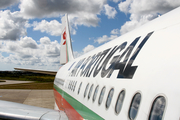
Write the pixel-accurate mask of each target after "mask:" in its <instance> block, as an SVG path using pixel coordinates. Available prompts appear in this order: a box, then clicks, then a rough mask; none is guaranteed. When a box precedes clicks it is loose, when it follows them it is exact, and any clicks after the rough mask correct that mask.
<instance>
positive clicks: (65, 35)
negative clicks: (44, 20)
mask: <svg viewBox="0 0 180 120" xmlns="http://www.w3.org/2000/svg"><path fill="white" fill-rule="evenodd" d="M66 37H67V34H66V30H65V31H64V33H63V40H64V42H63V45H65V44H66Z"/></svg>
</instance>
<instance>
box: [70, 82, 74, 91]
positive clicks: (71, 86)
mask: <svg viewBox="0 0 180 120" xmlns="http://www.w3.org/2000/svg"><path fill="white" fill-rule="evenodd" d="M73 83H74V81H71V85H70V90H72V88H73Z"/></svg>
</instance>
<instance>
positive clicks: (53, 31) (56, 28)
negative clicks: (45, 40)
mask: <svg viewBox="0 0 180 120" xmlns="http://www.w3.org/2000/svg"><path fill="white" fill-rule="evenodd" d="M33 26H34V28H33V30H40V31H41V32H46V33H48V34H50V35H53V36H59V35H61V26H62V24H61V23H59V22H58V21H57V20H52V21H50V22H48V21H46V20H42V21H41V22H39V23H38V22H33Z"/></svg>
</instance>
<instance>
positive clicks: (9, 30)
mask: <svg viewBox="0 0 180 120" xmlns="http://www.w3.org/2000/svg"><path fill="white" fill-rule="evenodd" d="M26 23H27V20H26V19H23V18H22V16H21V15H20V13H19V12H13V13H11V12H10V11H9V10H5V11H0V33H1V34H0V40H17V39H19V38H20V37H21V36H24V35H26V29H25V27H24V26H25V24H26Z"/></svg>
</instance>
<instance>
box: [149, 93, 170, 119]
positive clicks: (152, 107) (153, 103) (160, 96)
mask: <svg viewBox="0 0 180 120" xmlns="http://www.w3.org/2000/svg"><path fill="white" fill-rule="evenodd" d="M158 98H164V100H165V105H164V109H163V114H162V119H161V120H163V117H164V113H165V110H166V106H167V100H166V97H165V96H163V95H159V96H157V97H156V98H155V99H154V100H153V102H152V105H151V109H150V112H149V117H148V120H151V119H150V118H151V114H152V111H153V110H154V105H155V103H156V102H157V100H158Z"/></svg>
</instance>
